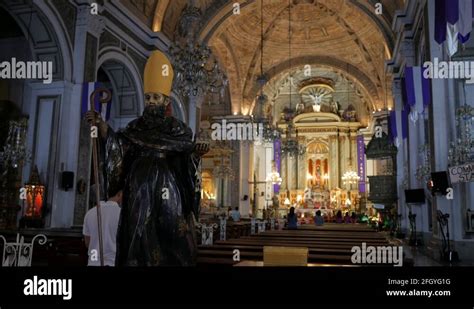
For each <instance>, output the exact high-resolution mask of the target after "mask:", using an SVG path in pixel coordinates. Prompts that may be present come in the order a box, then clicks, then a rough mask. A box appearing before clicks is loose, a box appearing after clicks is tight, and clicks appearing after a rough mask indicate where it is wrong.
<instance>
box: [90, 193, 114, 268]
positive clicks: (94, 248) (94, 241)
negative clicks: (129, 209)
mask: <svg viewBox="0 0 474 309" xmlns="http://www.w3.org/2000/svg"><path fill="white" fill-rule="evenodd" d="M121 204H122V191H119V192H117V193H116V194H115V195H114V196H113V197H111V198H109V200H108V201H107V202H103V201H101V202H100V216H101V223H102V242H103V247H104V248H103V250H104V266H115V252H116V243H117V230H118V224H119V219H120V206H119V205H121ZM98 231H99V227H98V222H97V206H95V207H93V208H91V209H89V211H88V212H87V213H86V216H85V217H84V228H83V232H82V234H83V235H84V241H85V243H86V246H87V247H88V255H89V261H88V263H87V266H100V250H99V233H98Z"/></svg>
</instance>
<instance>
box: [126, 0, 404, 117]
mask: <svg viewBox="0 0 474 309" xmlns="http://www.w3.org/2000/svg"><path fill="white" fill-rule="evenodd" d="M123 1H126V2H129V5H130V4H132V5H133V6H135V7H136V8H137V10H140V9H141V11H142V13H143V14H144V15H147V16H148V17H147V18H148V19H147V20H148V21H150V27H152V29H153V30H155V31H162V32H163V33H164V34H165V35H166V36H168V37H169V38H170V39H171V40H172V39H173V34H174V30H175V29H176V26H177V24H178V22H179V19H180V16H181V13H182V11H183V9H184V8H185V7H186V5H194V6H197V7H199V8H200V10H201V12H202V22H201V28H200V29H189V31H195V32H196V33H199V36H200V39H201V40H203V41H204V42H206V43H207V44H208V45H209V46H210V47H211V48H212V50H213V52H214V54H215V55H216V56H217V57H218V59H219V60H220V63H221V65H222V66H223V68H224V70H225V71H226V73H227V75H228V77H229V87H230V93H231V99H232V111H233V112H242V113H243V114H247V113H250V112H251V111H252V106H253V102H254V99H255V96H256V95H257V93H258V90H259V88H258V84H257V83H256V79H257V77H258V76H259V74H260V64H261V59H260V58H261V57H260V47H261V44H260V43H261V42H260V26H261V23H263V31H264V44H263V48H264V51H263V70H264V72H265V74H266V75H267V77H268V78H269V80H270V81H271V79H272V78H277V77H279V76H280V74H283V73H285V72H290V71H292V70H298V69H301V68H303V67H305V66H306V65H310V66H311V68H315V70H312V71H313V73H314V74H318V72H320V70H319V71H318V70H317V69H321V68H328V69H330V70H333V71H338V72H342V73H343V74H344V76H346V77H347V79H348V80H350V81H351V82H352V83H354V84H356V85H357V86H358V87H359V88H360V89H361V91H360V92H361V93H363V95H364V98H363V100H362V101H363V102H365V103H364V104H366V109H369V110H375V109H378V108H383V107H384V106H385V105H386V104H388V105H390V102H388V103H387V102H386V99H385V98H387V97H390V93H389V92H390V90H386V88H387V87H386V80H387V76H386V74H385V63H384V62H385V61H386V60H388V59H390V57H391V50H392V48H393V45H394V38H393V34H392V33H391V23H392V19H393V16H394V14H395V13H396V11H397V10H400V9H403V7H404V6H405V1H406V0H384V1H375V0H263V7H262V6H261V0H247V1H239V2H236V1H229V0H157V1H146V0H123ZM379 2H380V3H382V7H381V8H382V14H381V15H380V14H377V13H376V8H377V6H376V5H377V3H379ZM235 3H239V5H240V14H234V12H235V11H234V8H235V7H234V5H235ZM289 5H291V10H290V9H289ZM152 8H154V10H153V9H152ZM262 10H263V20H262V19H261V17H260V16H261V12H262ZM290 11H291V29H292V33H291V41H292V44H291V60H290V49H289V35H288V29H289V18H290V16H289V12H290ZM314 74H312V77H317V76H315V75H314ZM270 95H273V94H270ZM362 101H361V102H362Z"/></svg>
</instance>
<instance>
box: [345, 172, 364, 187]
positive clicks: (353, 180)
mask: <svg viewBox="0 0 474 309" xmlns="http://www.w3.org/2000/svg"><path fill="white" fill-rule="evenodd" d="M359 179H360V177H359V175H357V173H356V172H354V171H352V170H349V171H347V172H345V173H344V175H342V182H343V184H345V185H353V184H357V183H358V182H359Z"/></svg>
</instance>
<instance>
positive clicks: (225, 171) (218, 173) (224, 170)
mask: <svg viewBox="0 0 474 309" xmlns="http://www.w3.org/2000/svg"><path fill="white" fill-rule="evenodd" d="M212 174H213V176H214V177H216V178H218V179H229V180H234V179H235V173H234V170H233V169H231V168H230V166H228V165H225V164H221V165H218V166H217V167H216V168H215V169H214V171H213V173H212Z"/></svg>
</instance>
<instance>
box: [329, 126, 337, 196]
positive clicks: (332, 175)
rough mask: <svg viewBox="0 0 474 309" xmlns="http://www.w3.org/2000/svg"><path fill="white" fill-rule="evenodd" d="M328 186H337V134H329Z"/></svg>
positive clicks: (331, 187)
mask: <svg viewBox="0 0 474 309" xmlns="http://www.w3.org/2000/svg"><path fill="white" fill-rule="evenodd" d="M328 159H329V160H328V165H329V188H330V189H334V188H336V187H337V186H338V177H337V175H338V168H339V166H338V164H337V163H338V162H337V136H336V135H330V136H329V158H328Z"/></svg>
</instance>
